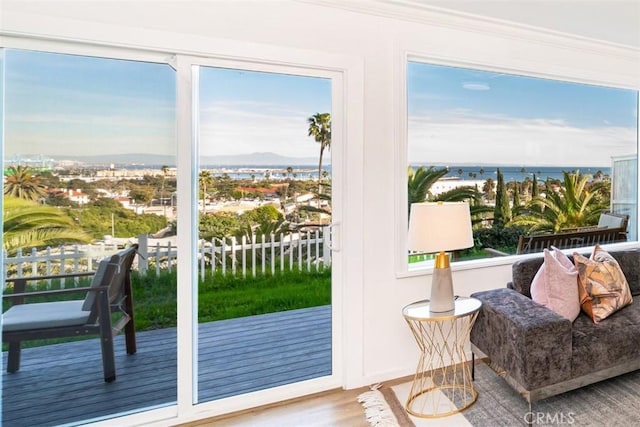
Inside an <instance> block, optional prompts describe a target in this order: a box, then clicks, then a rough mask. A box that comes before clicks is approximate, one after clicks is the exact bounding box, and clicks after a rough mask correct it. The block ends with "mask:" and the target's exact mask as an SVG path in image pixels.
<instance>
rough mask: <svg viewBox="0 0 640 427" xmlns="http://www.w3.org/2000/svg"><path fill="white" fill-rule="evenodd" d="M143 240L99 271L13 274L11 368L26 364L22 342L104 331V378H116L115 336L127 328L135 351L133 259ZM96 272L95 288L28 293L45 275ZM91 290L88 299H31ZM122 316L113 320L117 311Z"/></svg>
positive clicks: (6, 325) (8, 332)
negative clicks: (30, 300) (31, 300)
mask: <svg viewBox="0 0 640 427" xmlns="http://www.w3.org/2000/svg"><path fill="white" fill-rule="evenodd" d="M137 249H138V245H132V246H131V247H129V248H127V249H124V250H122V251H120V252H118V253H116V254H114V255H112V256H110V257H108V258H105V259H104V260H102V261H100V263H99V265H98V268H97V270H96V271H95V274H93V273H78V274H65V275H54V276H38V277H24V278H17V279H8V281H12V282H13V283H14V292H13V293H12V294H5V295H4V296H3V297H4V298H9V299H11V300H12V305H11V307H10V308H9V309H8V310H7V311H5V312H4V313H3V314H2V325H3V327H2V341H3V342H5V343H8V344H9V356H8V361H7V372H16V371H18V369H20V351H21V347H22V341H29V340H35V339H45V338H63V337H75V336H80V335H99V336H100V346H101V350H102V367H103V371H104V380H105V381H106V382H112V381H114V380H115V379H116V368H115V355H114V348H113V336H114V334H117V333H118V332H119V331H120V330H122V329H123V328H124V331H125V342H126V350H127V354H135V352H136V337H135V329H134V313H133V293H132V289H131V274H130V273H131V264H132V263H133V259H134V258H135V255H136V253H137ZM91 274H93V279H92V282H91V286H90V287H83V288H69V289H58V290H48V291H34V292H25V290H26V289H25V288H26V282H27V281H34V280H45V279H62V278H65V279H68V278H70V277H78V276H87V275H91ZM73 292H76V293H77V292H86V296H85V298H84V300H65V301H55V302H34V303H26V301H25V298H31V297H34V296H43V295H49V296H51V295H60V294H67V293H73ZM116 312H117V313H120V315H121V316H120V319H119V320H117V322H116V324H115V325H112V313H116Z"/></svg>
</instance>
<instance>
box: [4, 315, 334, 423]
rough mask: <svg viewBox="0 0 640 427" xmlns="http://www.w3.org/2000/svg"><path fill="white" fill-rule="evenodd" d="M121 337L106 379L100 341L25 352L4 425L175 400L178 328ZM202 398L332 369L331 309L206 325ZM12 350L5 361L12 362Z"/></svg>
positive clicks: (9, 388) (72, 419)
mask: <svg viewBox="0 0 640 427" xmlns="http://www.w3.org/2000/svg"><path fill="white" fill-rule="evenodd" d="M123 338H124V337H123V336H118V337H116V342H115V346H116V370H117V376H118V377H117V380H116V381H115V382H113V383H110V384H107V383H105V382H104V381H103V377H102V362H101V356H100V345H99V343H98V342H97V340H96V339H91V340H86V341H80V342H74V343H65V344H56V345H50V346H45V347H38V348H33V349H25V350H23V354H22V364H21V367H20V371H18V372H16V373H14V374H7V373H4V374H3V376H2V381H3V382H2V425H3V426H5V427H13V426H29V427H34V426H52V425H58V424H69V423H70V424H74V423H80V422H81V421H83V420H84V421H86V420H88V419H93V418H100V417H105V416H109V415H114V414H116V413H122V412H127V411H139V410H142V409H144V408H147V407H150V406H154V405H165V404H169V403H173V402H175V401H176V330H175V329H174V328H172V329H160V330H156V331H146V332H140V333H138V334H137V342H138V352H137V353H136V354H135V355H131V356H127V355H126V353H125V350H124V339H123ZM199 346H200V347H199V355H198V357H199V375H198V390H199V401H200V402H204V401H209V400H214V399H220V398H223V397H228V396H233V395H237V394H242V393H247V392H250V391H256V390H263V389H266V388H270V387H274V386H278V385H283V384H290V383H293V382H297V381H302V380H305V379H310V378H316V377H320V376H326V375H330V374H331V306H322V307H314V308H308V309H302V310H292V311H285V312H280V313H273V314H265V315H260V316H252V317H245V318H240V319H231V320H223V321H219V322H211V323H206V324H201V325H200V329H199ZM6 357H7V355H6V352H5V353H3V366H6Z"/></svg>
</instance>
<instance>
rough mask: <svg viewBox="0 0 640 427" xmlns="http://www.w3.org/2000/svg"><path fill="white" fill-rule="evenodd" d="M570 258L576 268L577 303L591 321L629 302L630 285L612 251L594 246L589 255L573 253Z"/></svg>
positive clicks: (605, 316) (599, 319)
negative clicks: (578, 301) (578, 302)
mask: <svg viewBox="0 0 640 427" xmlns="http://www.w3.org/2000/svg"><path fill="white" fill-rule="evenodd" d="M573 260H574V262H575V265H576V269H577V270H578V285H579V286H578V291H579V293H580V305H581V307H582V310H584V312H585V313H587V314H588V315H589V317H591V319H592V320H593V322H594V323H598V322H600V321H601V320H603V319H605V318H607V317H608V316H610V315H612V314H613V313H615V312H616V311H618V310H620V309H621V308H622V307H625V306H627V305H629V304H631V302H632V298H631V291H630V290H629V284H628V283H627V279H626V278H625V277H624V273H623V272H622V270H621V269H620V266H619V265H618V262H617V261H616V260H615V258H614V257H613V256H611V254H609V253H608V252H606V251H605V250H604V249H602V248H601V247H600V246H598V245H596V247H595V248H593V253H592V254H591V257H589V258H585V257H583V256H582V255H580V254H578V253H574V254H573Z"/></svg>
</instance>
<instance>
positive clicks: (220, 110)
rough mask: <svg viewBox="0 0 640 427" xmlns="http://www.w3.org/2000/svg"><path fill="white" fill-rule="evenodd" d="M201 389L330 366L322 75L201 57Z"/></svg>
mask: <svg viewBox="0 0 640 427" xmlns="http://www.w3.org/2000/svg"><path fill="white" fill-rule="evenodd" d="M196 90H197V91H198V93H197V95H196V99H198V100H199V105H197V108H198V112H197V113H196V114H197V117H198V119H199V123H198V126H197V128H198V129H199V131H198V132H199V133H198V135H197V139H198V148H199V170H198V177H199V196H198V198H199V201H198V210H199V239H200V241H199V248H198V251H199V256H198V259H199V271H198V275H199V283H198V326H199V328H198V330H199V334H198V370H197V372H198V398H197V401H199V402H204V401H209V400H215V399H220V398H224V397H229V396H235V395H239V394H244V393H248V392H252V391H257V390H264V389H268V388H271V387H275V386H280V385H284V384H291V383H295V382H298V381H303V380H307V379H312V378H318V377H323V376H329V375H331V373H332V321H331V253H330V250H329V248H328V241H327V238H328V237H327V236H328V226H329V225H330V223H331V184H332V182H331V157H330V148H331V145H330V144H331V80H330V79H327V78H317V77H306V76H300V75H292V74H279V73H272V72H260V71H249V70H243V69H231V68H215V67H200V68H199V86H198V88H197V89H196Z"/></svg>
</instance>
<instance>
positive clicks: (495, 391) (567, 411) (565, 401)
mask: <svg viewBox="0 0 640 427" xmlns="http://www.w3.org/2000/svg"><path fill="white" fill-rule="evenodd" d="M410 387H411V384H410V383H405V384H400V385H397V386H393V387H387V386H381V387H380V386H379V387H376V388H374V389H372V390H371V391H368V392H365V393H363V394H361V395H360V396H359V398H358V400H359V401H360V402H361V403H362V405H363V406H364V407H365V416H366V417H367V420H368V421H369V423H370V424H371V426H372V427H414V426H415V427H422V426H427V427H435V426H456V427H458V426H476V427H500V426H504V427H517V426H527V425H536V426H538V425H544V426H562V425H575V426H580V427H583V426H586V427H590V426H593V427H601V426H636V425H640V371H636V372H632V373H630V374H625V375H621V376H618V377H616V378H612V379H609V380H605V381H601V382H599V383H596V384H592V385H589V386H586V387H582V388H580V389H577V390H574V391H570V392H567V393H563V394H561V395H558V396H553V397H550V398H547V399H544V400H541V401H538V402H535V403H534V404H533V405H532V408H531V410H530V409H529V404H528V403H527V402H526V400H524V399H523V398H522V397H520V395H518V394H517V393H516V392H515V391H514V390H513V388H511V387H510V386H509V385H508V384H507V383H506V381H505V380H504V379H503V378H502V377H500V375H498V374H497V373H496V372H495V371H493V370H492V369H491V368H490V367H489V366H487V365H486V364H485V363H479V364H478V365H477V366H476V380H475V387H476V390H477V391H478V400H477V401H476V403H474V404H473V405H472V406H471V407H470V408H468V409H466V410H464V411H463V412H462V413H461V414H459V415H453V416H449V417H443V418H432V419H425V418H417V417H414V416H410V415H408V414H407V413H406V411H405V410H404V403H405V401H406V398H407V395H408V393H409V389H410Z"/></svg>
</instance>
